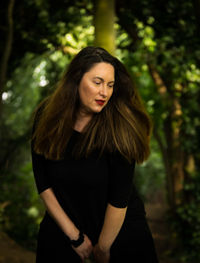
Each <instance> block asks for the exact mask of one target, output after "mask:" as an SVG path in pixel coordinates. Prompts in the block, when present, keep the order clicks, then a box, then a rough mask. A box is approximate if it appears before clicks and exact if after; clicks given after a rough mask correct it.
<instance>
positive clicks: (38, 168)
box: [31, 114, 51, 194]
mask: <svg viewBox="0 0 200 263" xmlns="http://www.w3.org/2000/svg"><path fill="white" fill-rule="evenodd" d="M36 116H37V114H36ZM36 119H37V117H36V118H35V121H34V124H33V129H32V134H33V132H34V129H35V126H36ZM33 146H34V140H32V141H31V157H32V168H33V174H34V178H35V183H36V186H37V190H38V193H39V194H40V193H42V192H43V191H44V190H46V189H48V188H50V187H51V181H50V178H49V177H48V175H47V174H46V172H45V165H46V159H45V157H44V156H43V155H40V154H37V153H36V152H35V151H34V149H33Z"/></svg>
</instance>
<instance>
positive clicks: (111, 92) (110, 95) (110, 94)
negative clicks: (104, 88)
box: [109, 89, 113, 99]
mask: <svg viewBox="0 0 200 263" xmlns="http://www.w3.org/2000/svg"><path fill="white" fill-rule="evenodd" d="M112 94H113V89H112V90H111V91H110V92H109V99H110V98H111V97H112Z"/></svg>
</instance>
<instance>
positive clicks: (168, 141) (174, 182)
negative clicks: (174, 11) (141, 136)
mask: <svg viewBox="0 0 200 263" xmlns="http://www.w3.org/2000/svg"><path fill="white" fill-rule="evenodd" d="M148 67H149V72H150V74H151V76H152V79H153V80H154V82H155V85H156V87H157V91H158V93H159V94H160V98H161V100H162V103H163V104H164V105H166V107H168V117H167V118H166V119H165V120H164V126H163V132H164V137H165V138H164V140H165V143H163V142H162V140H161V137H160V136H159V134H158V132H156V131H155V132H154V136H155V139H156V140H157V142H158V144H159V146H160V149H161V153H162V156H163V161H164V165H165V171H166V187H167V194H168V202H169V205H170V207H171V208H172V209H174V208H175V207H176V206H177V205H179V204H181V202H182V198H183V185H184V178H185V174H184V166H185V162H184V158H185V157H184V153H183V151H182V149H181V143H180V130H181V125H182V110H181V104H180V101H179V98H178V97H176V96H175V95H174V94H173V93H174V92H173V91H170V92H168V90H169V89H168V87H167V86H166V85H165V83H164V81H163V79H162V78H161V76H160V75H159V73H158V71H157V70H156V69H155V67H154V66H153V65H152V64H150V63H149V64H148ZM180 92H181V90H180Z"/></svg>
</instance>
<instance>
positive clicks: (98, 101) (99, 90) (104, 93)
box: [78, 62, 115, 114]
mask: <svg viewBox="0 0 200 263" xmlns="http://www.w3.org/2000/svg"><path fill="white" fill-rule="evenodd" d="M114 75H115V72H114V67H113V66H112V65H111V64H109V63H105V62H100V63H96V64H94V66H93V67H92V68H91V69H90V70H89V71H88V72H86V73H85V74H84V75H83V77H82V79H81V81H80V85H79V88H78V91H79V97H80V103H81V107H80V112H82V113H84V114H93V113H98V112H100V111H101V110H102V109H103V108H104V107H105V106H106V104H107V103H108V101H109V99H110V97H111V96H112V93H113V85H114V80H115V79H114Z"/></svg>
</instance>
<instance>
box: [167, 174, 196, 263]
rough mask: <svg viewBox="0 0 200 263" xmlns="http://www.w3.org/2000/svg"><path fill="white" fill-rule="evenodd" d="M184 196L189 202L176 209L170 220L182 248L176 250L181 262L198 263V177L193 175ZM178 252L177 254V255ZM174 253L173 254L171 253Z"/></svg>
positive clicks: (186, 186)
mask: <svg viewBox="0 0 200 263" xmlns="http://www.w3.org/2000/svg"><path fill="white" fill-rule="evenodd" d="M184 188H185V194H186V196H187V198H189V201H188V202H186V203H185V204H184V205H179V206H178V207H177V208H176V211H175V214H174V216H171V217H169V220H172V222H173V224H172V229H173V232H174V233H175V235H176V236H177V239H178V240H179V243H181V244H182V248H181V249H180V248H176V254H178V255H179V258H180V259H181V262H194V263H196V262H199V261H200V254H199V247H200V217H199V214H200V176H199V174H193V180H192V182H191V183H188V184H186V185H185V187H184ZM177 250H178V253H177ZM173 253H174V252H173Z"/></svg>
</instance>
